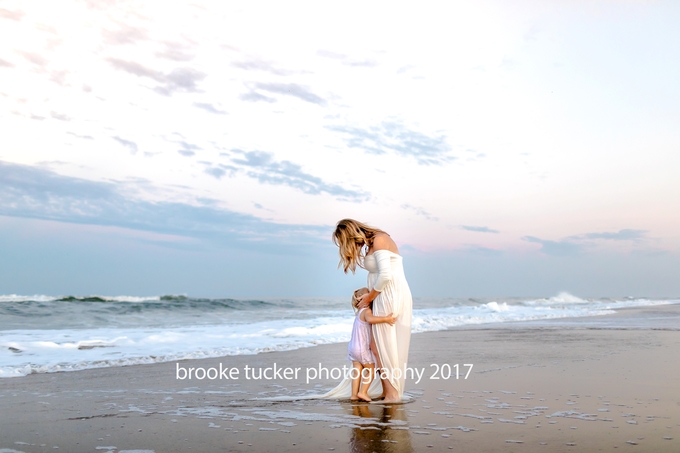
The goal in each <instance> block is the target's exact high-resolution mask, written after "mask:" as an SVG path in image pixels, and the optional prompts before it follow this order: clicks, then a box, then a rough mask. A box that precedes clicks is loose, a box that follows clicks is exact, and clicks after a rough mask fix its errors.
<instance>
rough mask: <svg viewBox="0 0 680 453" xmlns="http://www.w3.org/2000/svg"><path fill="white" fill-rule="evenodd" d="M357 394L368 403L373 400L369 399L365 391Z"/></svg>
mask: <svg viewBox="0 0 680 453" xmlns="http://www.w3.org/2000/svg"><path fill="white" fill-rule="evenodd" d="M357 396H358V397H359V399H360V400H362V401H366V402H367V403H370V402H371V401H373V400H372V399H371V397H369V396H368V395H367V394H365V393H357Z"/></svg>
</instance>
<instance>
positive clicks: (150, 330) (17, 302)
mask: <svg viewBox="0 0 680 453" xmlns="http://www.w3.org/2000/svg"><path fill="white" fill-rule="evenodd" d="M674 303H680V300H677V299H640V298H620V299H607V298H602V299H581V298H579V297H576V296H573V295H571V294H568V293H561V294H559V295H557V296H554V297H549V298H543V299H541V298H539V299H530V298H488V299H484V298H418V297H415V298H414V300H413V307H414V309H413V332H414V333H418V332H427V331H433V330H443V329H447V328H450V327H455V326H462V325H470V324H487V323H507V322H512V321H528V320H541V319H544V320H547V319H555V318H573V317H582V316H598V315H603V314H609V313H614V312H615V311H616V310H617V309H618V308H624V307H636V306H649V305H665V304H674ZM353 320H354V314H353V311H352V309H351V307H350V303H349V298H282V299H261V300H255V299H251V300H249V299H207V298H194V297H189V296H152V297H131V296H117V297H104V296H66V297H52V296H44V295H36V296H18V295H6V296H0V377H20V376H25V375H27V374H31V373H49V372H57V371H73V370H82V369H87V368H100V367H111V366H124V365H133V364H141V363H154V362H168V361H174V360H181V359H197V358H205V357H222V356H230V355H239V354H258V353H262V352H268V351H284V350H291V349H298V348H305V347H310V346H315V345H319V344H326V343H339V342H346V341H348V340H349V336H350V333H351V330H352V322H353Z"/></svg>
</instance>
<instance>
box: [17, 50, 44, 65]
mask: <svg viewBox="0 0 680 453" xmlns="http://www.w3.org/2000/svg"><path fill="white" fill-rule="evenodd" d="M19 54H21V56H23V57H24V58H25V59H26V60H28V61H30V62H31V63H33V64H34V65H37V66H40V67H45V66H47V64H48V63H49V60H48V59H47V58H45V57H43V56H42V55H40V54H37V53H34V52H23V51H20V52H19Z"/></svg>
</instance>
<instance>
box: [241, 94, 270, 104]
mask: <svg viewBox="0 0 680 453" xmlns="http://www.w3.org/2000/svg"><path fill="white" fill-rule="evenodd" d="M239 99H241V100H242V101H249V102H260V101H262V102H269V103H272V102H276V99H274V98H270V97H269V96H265V95H263V94H260V93H257V92H255V91H251V92H249V93H244V94H242V95H240V96H239Z"/></svg>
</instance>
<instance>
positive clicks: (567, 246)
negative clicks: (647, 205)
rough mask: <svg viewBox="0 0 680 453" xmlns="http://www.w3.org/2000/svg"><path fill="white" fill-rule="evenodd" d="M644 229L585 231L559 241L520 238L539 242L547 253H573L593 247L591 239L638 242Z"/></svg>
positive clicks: (528, 237) (642, 235)
mask: <svg viewBox="0 0 680 453" xmlns="http://www.w3.org/2000/svg"><path fill="white" fill-rule="evenodd" d="M646 235H647V231H646V230H632V229H624V230H619V231H617V232H597V233H585V234H578V235H574V236H569V237H566V238H564V239H562V240H561V241H549V240H544V239H539V238H537V237H534V236H524V237H523V238H522V240H524V241H528V242H535V243H538V244H541V245H542V247H541V251H542V252H544V253H545V254H547V255H558V256H564V255H575V254H577V253H580V252H582V251H584V250H585V249H587V248H592V247H595V246H596V245H597V244H596V243H594V242H593V241H598V240H609V241H631V242H634V243H638V242H641V241H643V240H644V239H646Z"/></svg>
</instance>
